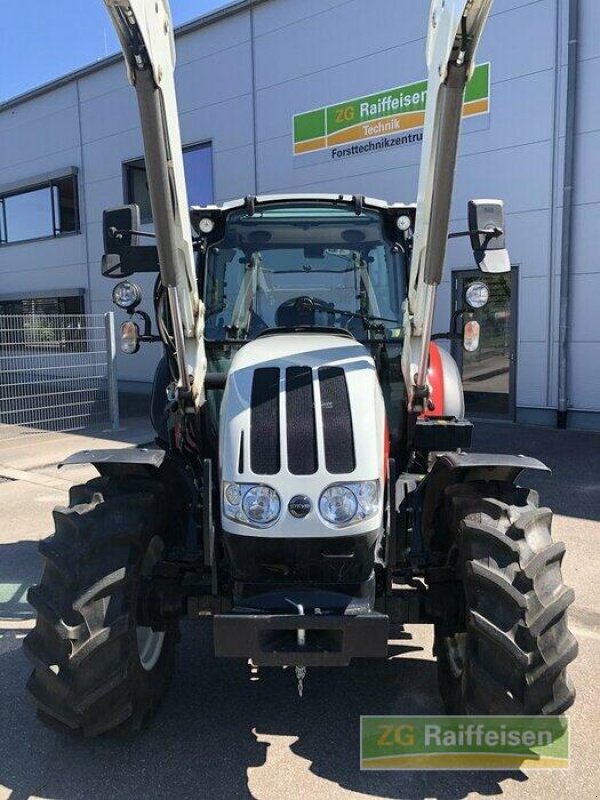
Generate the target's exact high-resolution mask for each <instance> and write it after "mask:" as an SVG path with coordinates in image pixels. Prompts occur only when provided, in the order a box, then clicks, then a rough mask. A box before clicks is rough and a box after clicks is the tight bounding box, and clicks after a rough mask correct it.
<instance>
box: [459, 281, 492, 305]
mask: <svg viewBox="0 0 600 800" xmlns="http://www.w3.org/2000/svg"><path fill="white" fill-rule="evenodd" d="M489 299H490V290H489V287H488V286H487V285H486V284H485V283H483V281H475V283H472V284H470V286H468V287H467V291H466V292H465V301H466V303H467V305H468V306H470V307H471V308H475V309H477V308H483V307H484V306H485V305H486V304H487V302H488V300H489Z"/></svg>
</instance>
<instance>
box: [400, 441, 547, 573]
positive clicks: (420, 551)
mask: <svg viewBox="0 0 600 800" xmlns="http://www.w3.org/2000/svg"><path fill="white" fill-rule="evenodd" d="M525 469H534V470H539V471H543V472H550V471H551V470H550V468H549V467H548V466H546V464H544V463H542V462H541V461H539V460H538V459H537V458H531V457H529V456H522V455H505V454H503V453H462V452H449V453H443V454H442V455H440V456H439V457H438V459H437V460H436V462H435V464H434V466H433V468H432V470H431V472H429V473H428V474H427V475H426V476H425V477H424V478H423V479H422V480H421V481H420V482H419V483H418V484H417V485H416V487H415V488H414V490H413V491H410V488H409V487H408V486H407V487H405V493H404V497H405V499H404V503H405V504H406V505H407V506H409V507H410V508H411V509H412V512H413V527H412V531H411V537H410V549H411V555H412V557H413V558H414V559H416V560H417V561H419V560H421V561H423V562H427V560H428V555H429V551H430V550H431V544H432V539H433V537H434V535H435V533H436V522H437V521H439V518H438V511H439V508H440V504H441V502H442V500H443V497H444V491H445V489H446V488H447V487H448V486H450V485H451V484H454V483H461V482H463V481H502V482H508V483H513V482H514V481H515V480H516V479H517V478H518V476H519V475H520V473H521V472H523V470H525ZM400 489H402V487H400ZM406 489H408V493H406ZM397 497H400V498H401V497H402V491H398V488H397Z"/></svg>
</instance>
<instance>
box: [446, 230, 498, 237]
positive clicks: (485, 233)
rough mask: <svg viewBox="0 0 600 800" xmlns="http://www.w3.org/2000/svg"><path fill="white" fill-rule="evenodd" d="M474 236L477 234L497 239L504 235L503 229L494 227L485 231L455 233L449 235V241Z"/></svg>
mask: <svg viewBox="0 0 600 800" xmlns="http://www.w3.org/2000/svg"><path fill="white" fill-rule="evenodd" d="M472 234H477V235H478V236H485V237H486V238H487V239H497V238H498V237H499V236H502V235H503V234H504V231H503V230H502V228H498V227H494V228H492V229H491V230H484V231H456V232H455V233H449V234H448V238H449V239H457V238H458V237H459V236H471V235H472Z"/></svg>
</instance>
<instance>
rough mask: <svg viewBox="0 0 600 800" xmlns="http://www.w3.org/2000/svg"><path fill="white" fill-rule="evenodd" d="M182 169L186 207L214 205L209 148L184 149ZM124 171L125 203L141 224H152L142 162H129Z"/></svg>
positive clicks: (199, 145) (210, 151)
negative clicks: (133, 207)
mask: <svg viewBox="0 0 600 800" xmlns="http://www.w3.org/2000/svg"><path fill="white" fill-rule="evenodd" d="M183 168H184V172H185V185H186V188H187V195H188V203H189V204H190V205H191V206H205V205H209V204H210V203H212V202H213V177H212V176H213V171H212V145H211V144H210V142H205V143H204V144H195V145H189V146H188V147H184V148H183ZM124 169H125V195H126V198H127V200H126V201H127V203H137V205H138V206H139V207H140V218H141V221H142V223H143V224H148V223H150V222H152V208H151V206H150V193H149V192H148V182H147V180H146V166H145V164H144V159H143V158H138V159H136V160H135V161H128V162H127V163H126V164H125V165H124Z"/></svg>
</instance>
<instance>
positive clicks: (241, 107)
mask: <svg viewBox="0 0 600 800" xmlns="http://www.w3.org/2000/svg"><path fill="white" fill-rule="evenodd" d="M580 4H581V24H580V29H581V42H580V50H579V75H578V80H579V84H578V109H579V110H578V118H577V140H576V162H575V163H576V191H575V209H574V252H573V262H572V271H573V276H572V284H571V293H572V298H571V308H572V316H571V322H572V327H571V344H570V350H569V361H570V387H571V392H570V402H571V405H572V407H573V408H574V409H577V410H580V411H581V413H577V414H573V415H572V421H573V422H576V424H584V425H594V424H600V423H598V421H597V420H598V419H600V417H593V416H592V415H590V414H589V412H590V411H593V412H599V411H600V333H599V332H598V328H597V326H595V325H594V323H593V320H594V316H595V315H594V311H595V303H596V298H597V297H598V296H600V269H599V267H598V259H597V257H596V256H595V251H594V242H595V239H594V232H595V227H596V225H595V222H597V220H598V212H599V211H600V110H599V109H600V104H598V103H597V102H594V97H595V95H596V94H597V86H598V83H599V82H600V37H598V35H597V33H598V31H599V30H600V4H599V3H597V2H596V0H580ZM567 11H568V6H567V0H536V1H534V2H531V0H496V2H495V4H494V9H493V13H492V16H491V19H490V22H489V25H488V28H487V30H486V32H485V34H484V38H483V41H482V44H481V48H480V51H479V59H478V60H479V61H482V62H483V61H490V62H491V64H492V67H491V81H492V87H491V111H490V113H489V115H487V116H485V117H481V118H478V119H473V120H467V121H466V122H465V124H464V126H463V134H462V138H461V146H460V159H459V164H458V170H457V177H456V187H455V198H454V205H453V211H452V218H453V219H452V226H453V227H454V228H456V229H458V228H463V227H464V226H465V225H466V219H465V216H466V207H467V201H468V199H469V198H471V197H502V198H504V200H505V202H506V210H507V233H508V242H509V248H510V252H511V257H512V260H513V263H515V264H518V265H519V305H520V307H519V329H518V344H517V351H518V376H517V405H518V406H519V407H520V409H521V411H520V414H521V416H522V417H523V418H526V419H532V420H534V421H549V422H550V421H552V420H553V418H554V416H553V414H551V413H550V412H549V409H553V408H556V404H557V385H558V377H557V364H558V350H557V342H558V305H559V303H558V300H559V295H558V287H559V276H560V266H561V265H560V224H559V223H560V215H561V210H562V170H563V149H564V129H565V85H566V67H565V65H566V42H567V30H566V23H567ZM427 13H428V3H426V2H422V3H414V2H412V1H411V0H374V1H373V2H370V3H366V2H364V0H304V2H302V3H298V2H292V0H268V2H263V3H260V4H258V5H256V6H255V7H254V8H253V9H252V10H251V11H250V10H244V11H242V12H240V13H237V14H235V15H232V16H229V17H225V18H223V19H221V20H219V21H216V22H214V23H213V24H210V25H207V26H205V27H200V28H198V29H197V30H194V31H192V32H187V33H185V34H184V35H180V36H178V40H177V52H178V64H177V72H176V79H177V88H178V93H179V106H180V116H181V127H182V140H183V142H184V144H192V143H194V142H200V141H205V140H211V141H212V145H213V170H214V186H215V201H216V202H220V201H224V200H227V199H231V198H233V197H238V196H244V195H246V194H248V193H253V192H257V193H268V192H274V191H286V192H287V191H335V192H338V191H339V192H356V193H361V194H367V195H371V196H375V197H382V198H384V199H386V200H394V201H397V200H402V201H412V200H414V198H415V195H416V184H417V174H418V161H419V155H420V146H419V144H418V143H415V144H408V145H404V146H402V147H398V148H394V149H390V150H387V151H377V152H372V153H367V154H362V155H358V156H355V157H349V158H344V159H336V160H334V159H333V158H332V157H331V155H330V153H329V152H328V151H325V152H323V153H321V154H318V155H317V154H313V156H311V157H305V156H303V157H294V156H293V155H292V138H291V119H292V115H293V114H295V113H298V112H302V111H306V110H309V109H311V108H315V107H319V106H322V105H326V104H330V103H335V102H338V101H343V100H344V99H346V98H351V97H357V96H361V95H366V94H369V93H371V92H376V91H381V90H383V89H386V88H389V87H391V86H397V85H400V84H403V83H409V82H411V81H414V80H419V79H421V78H424V77H425V74H426V68H425V63H424V45H425V38H424V33H425V31H426V27H427ZM141 155H142V142H141V133H140V129H139V123H138V116H137V106H136V102H135V96H134V93H133V91H132V89H131V88H130V87H129V85H128V84H127V81H126V77H125V70H124V66H123V64H122V63H121V62H117V63H110V64H109V65H107V66H104V67H102V68H101V69H99V70H97V71H95V72H92V73H91V74H86V75H84V76H81V77H79V78H78V79H76V80H73V81H71V82H69V83H67V84H66V85H64V86H61V87H60V88H57V89H54V90H51V91H48V92H46V93H45V94H42V95H40V96H37V97H35V98H34V99H31V100H27V101H25V102H22V103H19V104H17V105H12V106H10V107H8V108H6V109H4V110H3V109H2V107H0V190H1V187H2V185H4V184H6V183H8V182H11V181H13V180H17V179H23V180H26V179H27V178H29V177H31V176H34V175H37V174H40V173H43V172H46V171H50V170H53V169H56V168H59V167H64V166H72V165H73V166H77V167H79V170H80V192H81V206H82V234H81V235H79V236H70V237H65V238H61V239H58V240H47V241H41V242H34V243H24V244H12V245H6V246H3V247H2V248H0V274H2V281H3V286H2V290H1V292H0V294H1V293H8V292H10V293H15V292H19V291H23V292H27V291H28V290H31V289H32V288H34V287H35V288H36V289H38V288H44V289H46V288H47V289H60V288H74V287H83V288H85V289H86V290H87V304H88V309H89V310H90V311H93V312H101V311H105V310H108V309H110V308H111V303H110V292H111V289H112V283H111V282H110V281H107V280H106V279H103V278H101V276H100V270H99V262H100V256H101V254H102V244H101V214H102V210H103V209H104V208H106V207H111V206H114V205H118V204H120V203H122V202H123V167H122V164H123V162H124V161H126V160H129V159H134V158H137V157H139V156H141ZM471 266H472V255H471V253H470V252H469V248H468V244H467V242H466V241H465V240H454V241H452V242H451V244H450V246H449V250H448V258H447V268H446V274H445V279H444V282H443V284H442V286H441V288H440V300H439V303H438V307H437V312H436V320H435V325H436V328H437V329H438V330H442V329H445V328H446V327H447V321H448V317H449V313H450V302H451V297H450V295H451V290H450V286H451V281H450V270H452V269H465V268H471ZM140 277H141V281H140V283H141V284H142V286H143V289H144V290H145V293H146V296H147V297H148V296H149V294H150V291H151V283H152V281H151V279H150V278H149V277H148V276H146V277H144V276H140ZM158 350H159V348H158V346H155V345H152V346H145V347H144V348H142V351H141V352H140V354H138V356H136V357H135V358H125V357H123V358H121V360H120V363H119V370H120V377H121V379H122V381H123V383H124V385H126V386H127V387H129V388H133V387H135V386H138V387H140V388H145V387H146V385H147V382H148V381H149V380H150V375H151V371H152V366H153V364H154V363H155V361H156V358H157V356H158ZM586 412H587V413H586Z"/></svg>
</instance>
